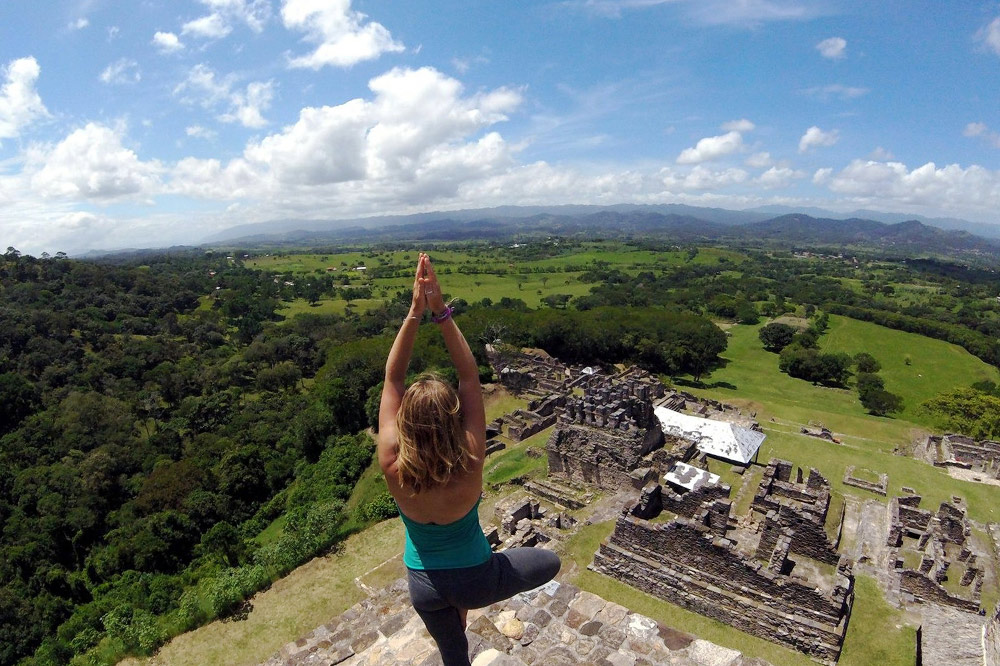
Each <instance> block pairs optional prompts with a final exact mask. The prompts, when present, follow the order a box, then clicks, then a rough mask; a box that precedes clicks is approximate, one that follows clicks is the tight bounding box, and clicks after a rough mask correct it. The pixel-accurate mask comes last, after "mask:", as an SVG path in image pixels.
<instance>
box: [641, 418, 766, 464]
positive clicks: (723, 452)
mask: <svg viewBox="0 0 1000 666" xmlns="http://www.w3.org/2000/svg"><path fill="white" fill-rule="evenodd" d="M653 413H654V414H656V418H658V419H659V420H660V427H661V428H663V433H664V434H665V435H671V436H673V437H680V438H681V439H686V440H688V441H690V442H694V443H695V444H696V445H697V446H698V450H699V451H701V452H702V453H707V454H708V455H710V456H716V457H719V458H725V459H726V460H731V461H733V462H738V463H747V462H750V460H751V459H752V458H753V457H754V454H755V453H757V449H759V448H760V445H761V444H762V443H763V442H764V438H765V437H766V435H765V434H764V433H762V432H757V431H756V430H751V429H750V428H744V427H743V426H738V425H736V424H735V423H729V422H728V421H713V420H712V419H703V418H701V417H700V416H688V415H687V414H682V413H681V412H676V411H674V410H672V409H667V408H666V407H657V408H656V409H654V410H653Z"/></svg>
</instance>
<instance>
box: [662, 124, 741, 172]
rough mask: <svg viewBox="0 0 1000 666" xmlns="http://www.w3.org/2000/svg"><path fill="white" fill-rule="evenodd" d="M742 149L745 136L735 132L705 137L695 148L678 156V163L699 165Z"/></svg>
mask: <svg viewBox="0 0 1000 666" xmlns="http://www.w3.org/2000/svg"><path fill="white" fill-rule="evenodd" d="M742 148H743V135H742V134H740V133H739V132H737V131H735V130H734V131H732V132H727V133H726V134H722V135H720V136H708V137H705V138H704V139H701V140H699V141H698V143H697V144H696V145H695V147H694V148H685V149H684V150H682V151H681V154H680V155H678V156H677V163H678V164H698V163H700V162H706V161H708V160H715V159H718V158H720V157H724V156H726V155H731V154H733V153H735V152H736V151H738V150H740V149H742Z"/></svg>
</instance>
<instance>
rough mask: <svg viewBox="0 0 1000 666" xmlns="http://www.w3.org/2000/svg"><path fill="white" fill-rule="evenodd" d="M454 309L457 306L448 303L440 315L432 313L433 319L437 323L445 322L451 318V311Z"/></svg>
mask: <svg viewBox="0 0 1000 666" xmlns="http://www.w3.org/2000/svg"><path fill="white" fill-rule="evenodd" d="M454 311H455V308H453V307H451V306H450V305H446V306H445V308H444V312H442V313H441V314H439V315H431V321H432V322H434V323H435V324H443V323H444V322H446V321H448V320H449V319H451V313H452V312H454Z"/></svg>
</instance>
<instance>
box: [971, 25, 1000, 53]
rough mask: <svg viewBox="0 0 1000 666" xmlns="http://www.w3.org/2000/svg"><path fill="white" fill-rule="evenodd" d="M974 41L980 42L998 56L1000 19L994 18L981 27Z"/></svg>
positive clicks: (999, 49)
mask: <svg viewBox="0 0 1000 666" xmlns="http://www.w3.org/2000/svg"><path fill="white" fill-rule="evenodd" d="M976 39H977V40H978V41H980V42H982V43H983V45H984V46H985V47H986V48H988V49H990V50H991V51H993V52H994V53H996V54H997V55H1000V18H995V19H993V20H992V21H990V22H989V24H987V25H985V26H983V27H982V28H981V29H980V30H979V31H978V32H977V33H976Z"/></svg>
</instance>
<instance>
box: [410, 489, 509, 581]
mask: <svg viewBox="0 0 1000 666" xmlns="http://www.w3.org/2000/svg"><path fill="white" fill-rule="evenodd" d="M480 499H482V498H480ZM479 501H480V500H476V504H475V506H473V507H472V509H470V510H469V513H467V514H465V516H464V517H462V518H459V519H458V520H456V521H455V522H453V523H448V524H447V525H432V524H431V525H428V524H424V523H417V522H414V521H412V520H410V519H409V518H407V517H406V516H405V515H404V514H403V512H402V511H400V512H399V517H400V518H401V519H402V520H403V525H404V526H405V527H406V547H405V548H404V549H403V564H405V565H406V566H407V567H409V568H410V569H420V570H426V571H430V570H434V569H464V568H466V567H474V566H477V565H480V564H482V563H483V562H485V561H487V560H488V559H490V557H491V556H492V554H493V549H491V548H490V542H489V541H487V540H486V535H485V534H483V528H482V527H480V526H479Z"/></svg>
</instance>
